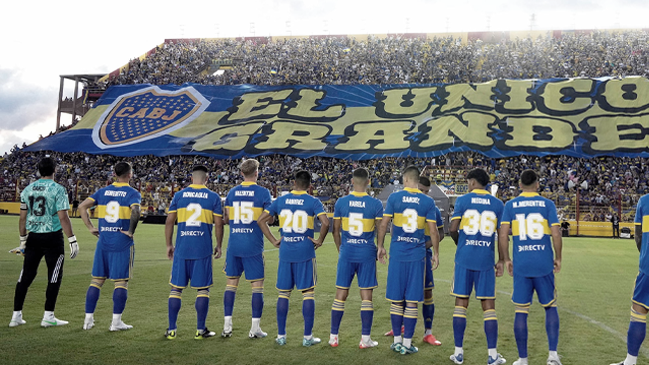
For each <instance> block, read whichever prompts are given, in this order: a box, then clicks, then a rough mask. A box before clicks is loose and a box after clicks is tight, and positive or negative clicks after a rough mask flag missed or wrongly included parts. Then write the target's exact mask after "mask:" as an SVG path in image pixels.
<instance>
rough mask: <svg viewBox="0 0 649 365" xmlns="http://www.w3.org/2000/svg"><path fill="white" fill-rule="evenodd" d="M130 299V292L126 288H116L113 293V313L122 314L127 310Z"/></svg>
mask: <svg viewBox="0 0 649 365" xmlns="http://www.w3.org/2000/svg"><path fill="white" fill-rule="evenodd" d="M127 298H128V290H127V289H126V287H125V286H115V290H114V291H113V313H114V314H122V313H123V312H124V308H126V299H127Z"/></svg>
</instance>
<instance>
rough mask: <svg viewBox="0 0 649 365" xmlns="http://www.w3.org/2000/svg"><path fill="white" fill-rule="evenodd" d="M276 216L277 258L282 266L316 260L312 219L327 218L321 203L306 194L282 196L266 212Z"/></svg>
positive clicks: (296, 192)
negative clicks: (277, 232) (277, 228)
mask: <svg viewBox="0 0 649 365" xmlns="http://www.w3.org/2000/svg"><path fill="white" fill-rule="evenodd" d="M265 211H266V212H268V213H269V214H270V215H275V214H277V215H278V216H279V226H280V230H281V234H282V242H281V244H280V246H279V258H280V259H281V260H283V261H285V262H302V261H307V260H311V259H312V258H315V249H314V247H313V241H311V240H310V239H309V237H311V238H313V232H314V231H313V227H314V221H315V218H316V217H318V216H319V215H321V214H326V213H325V211H324V207H323V206H322V202H320V200H319V199H317V198H314V197H312V196H311V195H309V194H307V192H306V191H295V190H294V191H291V192H290V193H289V194H286V195H284V196H281V197H279V198H277V199H275V201H274V202H273V203H272V204H271V205H270V206H269V207H268V209H266V210H265Z"/></svg>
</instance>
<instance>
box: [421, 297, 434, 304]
mask: <svg viewBox="0 0 649 365" xmlns="http://www.w3.org/2000/svg"><path fill="white" fill-rule="evenodd" d="M432 304H435V301H434V300H433V298H432V297H431V298H428V299H424V305H432Z"/></svg>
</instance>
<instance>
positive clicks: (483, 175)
mask: <svg viewBox="0 0 649 365" xmlns="http://www.w3.org/2000/svg"><path fill="white" fill-rule="evenodd" d="M466 179H467V180H469V179H473V180H475V181H476V182H477V183H478V184H480V185H482V186H483V187H484V186H487V184H489V174H487V172H486V171H485V170H483V169H480V168H477V169H473V170H471V171H469V173H468V174H467V175H466Z"/></svg>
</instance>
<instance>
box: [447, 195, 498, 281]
mask: <svg viewBox="0 0 649 365" xmlns="http://www.w3.org/2000/svg"><path fill="white" fill-rule="evenodd" d="M503 209H504V204H503V202H502V201H501V200H500V199H498V198H496V197H495V196H493V195H490V194H489V192H487V191H486V190H483V189H474V190H472V191H471V192H470V193H468V194H466V195H463V196H461V197H459V198H457V200H456V202H455V212H454V214H453V219H460V225H459V237H458V243H457V249H456V251H455V263H456V264H457V265H460V266H463V267H465V268H467V269H469V270H478V271H482V270H487V269H489V268H491V267H493V266H494V260H495V250H496V246H497V243H496V239H495V238H496V235H495V233H496V230H497V229H498V223H499V221H500V219H501V217H502V214H503Z"/></svg>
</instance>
